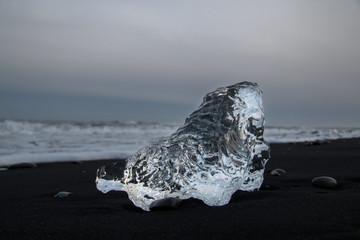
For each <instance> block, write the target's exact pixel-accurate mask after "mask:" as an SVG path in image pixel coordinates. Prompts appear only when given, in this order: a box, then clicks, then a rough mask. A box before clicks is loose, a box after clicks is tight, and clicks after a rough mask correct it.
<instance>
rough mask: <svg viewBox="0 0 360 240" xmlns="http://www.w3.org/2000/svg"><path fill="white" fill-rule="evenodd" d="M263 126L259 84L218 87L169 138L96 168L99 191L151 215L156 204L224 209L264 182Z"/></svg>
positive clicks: (265, 151)
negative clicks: (185, 202)
mask: <svg viewBox="0 0 360 240" xmlns="http://www.w3.org/2000/svg"><path fill="white" fill-rule="evenodd" d="M263 123H264V111H263V105H262V92H261V91H260V89H259V87H258V85H257V84H256V83H250V82H241V83H238V84H235V85H232V86H229V87H223V88H219V89H217V90H215V91H213V92H211V93H208V94H207V95H206V96H205V97H204V99H203V102H202V104H201V105H200V107H199V109H198V110H196V111H195V112H193V113H192V114H191V115H190V116H189V117H188V118H187V119H186V121H185V124H184V126H183V127H180V128H179V129H178V130H177V131H176V132H175V133H174V134H172V135H171V136H170V137H169V138H167V139H162V140H160V141H158V142H155V143H153V144H151V145H150V146H147V147H144V148H142V149H140V150H139V151H137V152H136V153H135V154H134V155H132V156H131V157H129V158H128V159H127V160H126V161H122V162H121V161H120V162H117V163H115V164H112V165H108V166H103V167H102V168H100V169H98V171H97V177H96V184H97V188H98V189H99V190H100V191H102V192H104V193H106V192H108V191H111V190H119V191H126V192H127V193H128V196H129V198H130V200H131V201H132V202H133V203H134V204H135V205H136V206H138V207H140V208H142V209H144V210H147V211H148V210H150V206H151V205H152V203H154V202H155V203H154V204H156V202H158V201H159V200H162V199H169V198H170V199H171V198H172V199H188V198H191V197H192V198H197V199H201V200H202V201H204V202H205V203H206V204H207V205H210V206H221V205H225V204H227V203H228V202H229V201H230V198H231V195H232V194H233V193H234V192H235V191H237V190H244V191H253V190H255V189H259V188H260V186H261V184H262V182H263V173H264V167H265V164H266V162H267V161H268V160H269V157H270V155H269V151H270V149H269V146H268V144H267V143H266V142H265V141H264V139H263V131H264V127H263ZM154 204H153V205H154Z"/></svg>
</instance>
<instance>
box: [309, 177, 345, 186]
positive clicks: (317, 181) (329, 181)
mask: <svg viewBox="0 0 360 240" xmlns="http://www.w3.org/2000/svg"><path fill="white" fill-rule="evenodd" d="M311 183H312V185H313V186H314V187H318V188H327V189H332V188H336V187H337V186H338V184H337V181H336V180H335V179H334V178H332V177H327V176H321V177H316V178H314V179H313V180H312V181H311Z"/></svg>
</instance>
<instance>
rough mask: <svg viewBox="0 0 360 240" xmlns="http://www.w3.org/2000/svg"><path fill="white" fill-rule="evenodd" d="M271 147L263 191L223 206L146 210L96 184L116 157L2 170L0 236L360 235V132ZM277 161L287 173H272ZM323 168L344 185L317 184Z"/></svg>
mask: <svg viewBox="0 0 360 240" xmlns="http://www.w3.org/2000/svg"><path fill="white" fill-rule="evenodd" d="M271 149H272V153H271V155H272V158H271V160H270V161H269V162H268V164H267V168H266V174H265V181H264V183H263V186H262V188H261V189H260V191H257V192H237V193H235V194H234V195H233V198H232V200H231V202H230V203H229V204H228V205H226V206H223V207H208V206H206V205H205V204H203V203H202V202H201V201H199V200H186V201H183V202H182V204H181V205H180V207H179V208H178V209H175V210H157V211H153V212H144V211H143V210H141V209H139V208H136V207H134V206H133V204H132V203H131V202H130V201H129V200H128V198H127V195H126V193H122V192H110V193H108V194H103V193H101V192H99V191H98V190H97V189H96V187H95V183H94V180H95V172H96V169H97V168H98V167H100V166H101V165H104V164H108V163H110V162H113V161H92V162H86V163H84V164H72V163H52V164H39V165H38V167H36V168H24V169H11V170H7V171H0V183H1V184H0V192H1V197H0V217H1V218H0V219H1V220H0V239H148V238H153V239H360V139H352V140H337V141H331V143H329V144H326V143H325V144H320V145H313V146H306V145H305V144H304V143H298V144H272V145H271ZM275 168H282V169H285V170H286V171H287V174H286V175H283V176H271V175H270V171H271V170H273V169H275ZM323 175H325V176H331V177H333V178H335V179H336V180H337V181H338V183H339V186H338V187H337V188H336V189H334V190H327V189H321V188H315V187H313V186H312V185H311V180H312V179H313V178H314V177H317V176H323ZM59 191H69V192H73V193H74V194H73V195H70V196H69V197H68V198H63V199H57V198H54V195H55V194H56V193H57V192H59Z"/></svg>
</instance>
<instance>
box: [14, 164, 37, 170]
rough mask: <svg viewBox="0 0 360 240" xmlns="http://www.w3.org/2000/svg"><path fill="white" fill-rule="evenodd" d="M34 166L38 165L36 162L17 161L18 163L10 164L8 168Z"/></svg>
mask: <svg viewBox="0 0 360 240" xmlns="http://www.w3.org/2000/svg"><path fill="white" fill-rule="evenodd" d="M34 167H37V164H36V163H17V164H13V165H10V166H9V167H8V168H9V169H16V168H34Z"/></svg>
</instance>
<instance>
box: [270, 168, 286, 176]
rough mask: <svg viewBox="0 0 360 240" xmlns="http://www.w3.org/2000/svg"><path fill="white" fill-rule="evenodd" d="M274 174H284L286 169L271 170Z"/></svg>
mask: <svg viewBox="0 0 360 240" xmlns="http://www.w3.org/2000/svg"><path fill="white" fill-rule="evenodd" d="M270 174H271V175H272V176H282V175H285V174H286V171H285V170H284V169H281V168H276V169H274V170H272V171H271V172H270Z"/></svg>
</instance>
